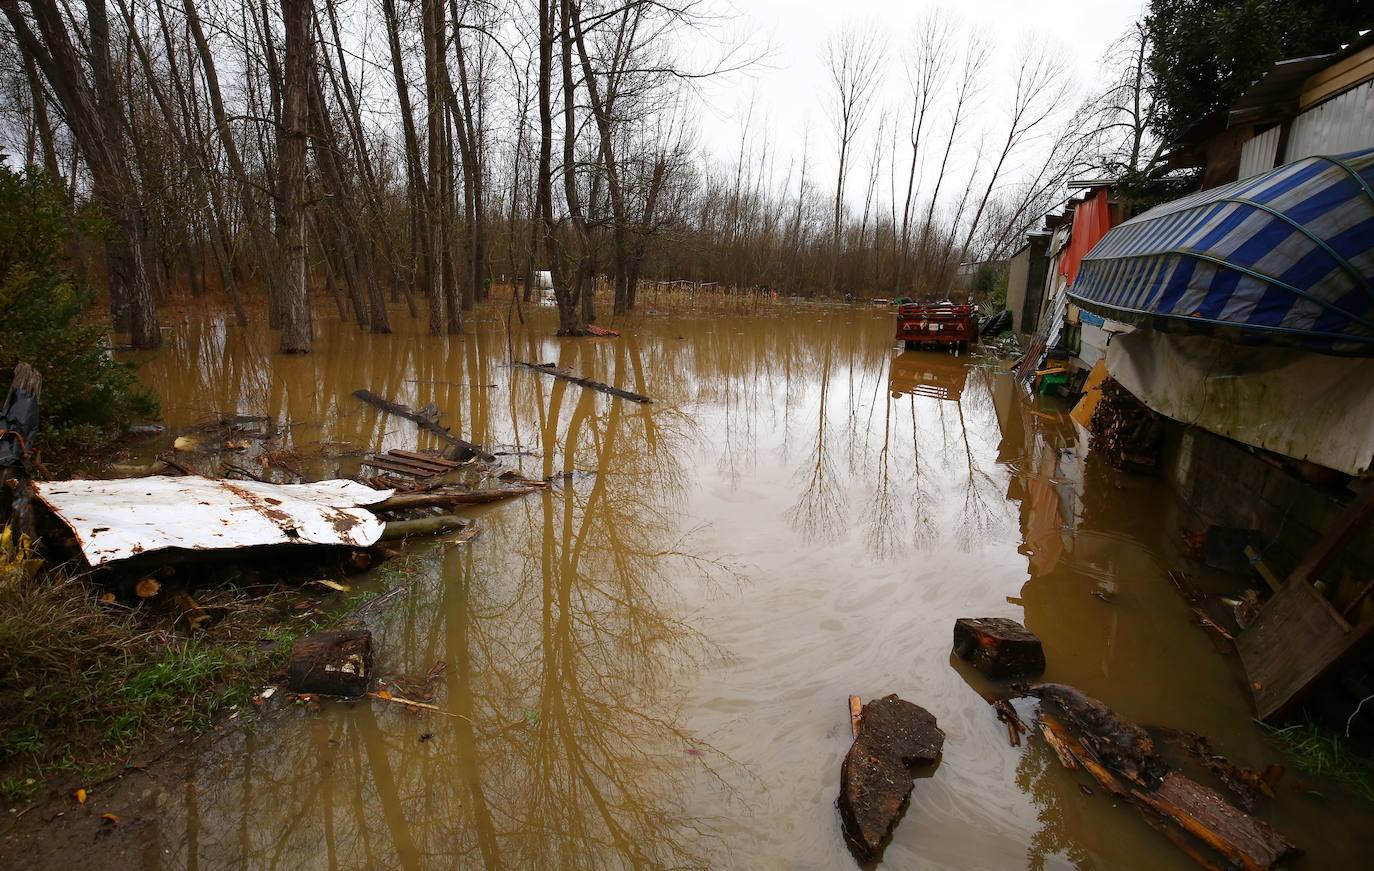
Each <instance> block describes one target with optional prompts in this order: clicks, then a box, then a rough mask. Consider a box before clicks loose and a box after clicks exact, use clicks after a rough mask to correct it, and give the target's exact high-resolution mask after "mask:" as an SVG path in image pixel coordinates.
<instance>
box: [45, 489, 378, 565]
mask: <svg viewBox="0 0 1374 871" xmlns="http://www.w3.org/2000/svg"><path fill="white" fill-rule="evenodd" d="M33 488H34V490H35V491H36V493H37V495H38V498H39V499H41V500H42V501H43V502H44V503H45V504H46V505H47V506H48V507H49V508H51V509H52V511H53V513H54V514H56V515H57V516H58V517H60V518H61V519H62V521H63V522H64V523H66V524H67V525H68V526H70V527H71V528H72V531H73V532H75V533H76V538H77V541H78V542H79V543H80V545H81V552H82V553H84V554H85V555H86V560H87V562H89V563H90V564H91V565H93V566H97V565H102V564H104V563H109V562H114V561H116V560H121V559H127V558H129V557H131V556H135V555H137V554H140V553H147V552H148V551H154V550H161V549H163V548H169V547H176V548H185V549H187V550H221V549H226V548H242V547H256V546H260V545H270V544H340V545H350V546H352V547H367V546H368V545H371V544H374V543H376V541H377V539H378V538H380V537H381V535H382V527H383V525H384V524H383V523H382V521H381V520H379V519H378V518H377V516H376V515H375V514H373V513H372V512H370V511H367V510H365V509H362V508H359V507H357V506H360V505H371V504H373V503H376V502H380V501H382V500H383V499H386V498H387V497H388V496H390V495H391V494H392V493H393V492H394V491H392V490H374V489H372V488H371V487H366V486H364V485H362V484H359V483H357V482H355V481H342V480H333V481H319V482H317V483H314V484H262V483H258V482H256V481H217V480H211V479H209V478H200V477H195V476H186V477H180V478H173V477H150V478H124V479H119V480H113V481H35V482H34V483H33Z"/></svg>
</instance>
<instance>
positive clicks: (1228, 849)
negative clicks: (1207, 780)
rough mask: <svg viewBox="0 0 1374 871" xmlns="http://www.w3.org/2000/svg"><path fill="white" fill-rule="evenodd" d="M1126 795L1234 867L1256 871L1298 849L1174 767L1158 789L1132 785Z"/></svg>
mask: <svg viewBox="0 0 1374 871" xmlns="http://www.w3.org/2000/svg"><path fill="white" fill-rule="evenodd" d="M1131 795H1132V797H1134V798H1135V799H1136V800H1137V801H1140V802H1143V803H1145V804H1146V805H1148V806H1149V807H1150V808H1151V809H1153V810H1154V811H1156V812H1157V813H1159V814H1161V815H1163V816H1164V817H1165V818H1166V819H1168V820H1169V821H1170V822H1172V823H1174V824H1175V825H1177V826H1178V827H1179V828H1181V829H1183V830H1184V831H1185V832H1187V833H1188V834H1189V835H1192V836H1193V837H1194V838H1197V839H1198V840H1199V841H1201V842H1202V843H1204V844H1206V845H1207V846H1208V847H1210V848H1211V849H1213V850H1215V851H1216V852H1217V853H1219V854H1221V855H1222V856H1224V857H1225V858H1226V859H1227V860H1228V861H1229V862H1230V863H1232V865H1233V866H1234V867H1239V868H1245V869H1246V871H1260V869H1268V868H1272V867H1273V866H1274V864H1275V863H1277V862H1279V861H1281V860H1283V859H1286V858H1288V857H1290V856H1295V855H1297V854H1298V853H1299V852H1301V851H1299V850H1298V848H1297V847H1295V846H1294V845H1293V844H1291V843H1289V842H1288V840H1287V839H1286V838H1284V837H1283V835H1280V834H1279V833H1278V832H1277V831H1275V830H1274V828H1273V827H1272V826H1270V825H1269V824H1268V823H1266V822H1265V821H1264V820H1261V819H1259V818H1257V817H1252V816H1250V815H1249V814H1246V813H1244V812H1243V811H1240V810H1238V809H1237V808H1235V807H1234V806H1232V805H1231V803H1230V802H1228V801H1227V800H1226V799H1224V798H1222V797H1221V795H1219V794H1218V793H1216V792H1215V791H1213V790H1211V789H1208V788H1207V787H1205V786H1203V785H1202V784H1200V783H1197V782H1196V781H1193V780H1190V779H1188V778H1187V777H1184V776H1183V775H1182V774H1179V773H1178V772H1176V771H1175V772H1171V773H1170V774H1168V775H1167V776H1165V778H1164V780H1163V781H1162V782H1161V783H1160V785H1159V788H1158V789H1156V790H1154V791H1152V792H1146V791H1143V790H1138V789H1133V790H1131Z"/></svg>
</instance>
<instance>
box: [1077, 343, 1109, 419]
mask: <svg viewBox="0 0 1374 871" xmlns="http://www.w3.org/2000/svg"><path fill="white" fill-rule="evenodd" d="M1107 377H1108V372H1107V361H1106V359H1105V358H1104V359H1102V360H1098V361H1097V365H1096V366H1094V367H1093V368H1092V371H1091V372H1089V373H1088V380H1087V381H1084V382H1083V398H1082V399H1080V400H1078V404H1077V405H1075V406H1074V407H1073V411H1071V412H1069V417H1071V418H1073V419H1074V421H1076V422H1077V423H1078V424H1079V425H1080V426H1082V427H1083V428H1084V429H1087V428H1088V426H1089V425H1090V424H1091V423H1092V419H1093V412H1094V411H1095V410H1097V403H1099V402H1101V401H1102V382H1104V381H1106V380H1107Z"/></svg>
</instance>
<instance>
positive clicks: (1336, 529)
mask: <svg viewBox="0 0 1374 871" xmlns="http://www.w3.org/2000/svg"><path fill="white" fill-rule="evenodd" d="M1371 515H1374V486H1369V487H1366V489H1365V491H1364V492H1363V493H1361V494H1360V496H1359V497H1358V498H1357V499H1356V500H1355V502H1354V503H1353V504H1351V506H1350V507H1349V508H1348V509H1347V511H1346V513H1345V514H1344V515H1343V516H1342V517H1341V518H1340V519H1339V520H1337V522H1336V523H1335V524H1333V525H1332V527H1331V528H1330V529H1329V530H1327V532H1326V534H1325V535H1323V536H1322V539H1321V541H1319V542H1317V544H1315V545H1314V546H1313V547H1312V550H1310V551H1309V552H1308V554H1307V556H1305V557H1304V558H1303V560H1302V562H1301V563H1299V564H1298V567H1297V568H1295V569H1294V570H1293V572H1292V574H1290V575H1289V576H1288V580H1286V581H1285V582H1284V585H1283V588H1282V589H1281V590H1279V591H1278V592H1277V593H1275V594H1274V595H1273V596H1272V597H1270V599H1269V601H1268V602H1265V603H1264V607H1262V608H1261V609H1260V612H1259V616H1258V617H1256V618H1255V621H1254V622H1253V623H1252V624H1250V626H1249V627H1248V628H1246V630H1245V631H1244V632H1242V633H1240V635H1239V636H1237V638H1236V650H1237V652H1239V653H1240V658H1241V662H1242V663H1243V664H1244V665H1245V674H1246V676H1247V679H1248V680H1249V682H1250V692H1251V695H1252V696H1253V698H1254V701H1255V712H1256V713H1257V714H1258V715H1259V718H1260V719H1261V720H1268V719H1271V718H1273V717H1275V716H1278V715H1279V714H1282V713H1283V712H1284V710H1286V709H1287V708H1288V706H1289V705H1290V704H1291V703H1292V702H1293V700H1294V699H1296V698H1297V697H1298V696H1299V695H1300V694H1301V693H1302V692H1303V691H1304V690H1306V689H1307V687H1308V686H1309V685H1311V684H1312V682H1313V681H1316V680H1317V679H1318V678H1320V677H1321V676H1322V675H1324V674H1325V673H1326V672H1327V671H1329V670H1330V669H1331V668H1333V667H1334V666H1335V665H1336V664H1337V663H1339V662H1340V661H1341V660H1342V659H1344V658H1345V657H1346V656H1348V655H1349V654H1350V653H1351V652H1352V651H1353V650H1354V649H1355V648H1356V647H1358V646H1359V645H1360V643H1361V642H1363V641H1364V640H1365V639H1366V638H1367V637H1368V636H1369V634H1370V632H1371V630H1374V621H1366V622H1365V623H1363V624H1361V625H1359V626H1356V627H1352V626H1351V625H1350V623H1349V622H1347V621H1346V619H1345V616H1344V615H1342V614H1341V612H1339V611H1337V610H1336V608H1335V606H1333V605H1332V604H1331V603H1330V602H1328V601H1327V600H1326V597H1325V596H1323V595H1322V594H1321V593H1319V592H1318V591H1317V590H1316V589H1315V588H1314V587H1313V586H1312V583H1311V582H1312V579H1313V577H1314V576H1315V575H1316V574H1317V573H1318V572H1320V571H1321V569H1322V567H1323V566H1324V565H1326V562H1327V561H1328V560H1329V559H1330V558H1331V556H1332V555H1333V554H1334V553H1335V552H1336V551H1337V550H1338V549H1339V548H1340V547H1341V546H1342V545H1343V544H1345V543H1346V542H1347V541H1349V540H1350V538H1351V536H1353V535H1354V534H1355V532H1356V531H1357V530H1358V529H1359V528H1360V526H1361V525H1363V524H1364V522H1365V521H1367V520H1368V519H1369V517H1370V516H1371Z"/></svg>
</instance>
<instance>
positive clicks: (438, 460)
mask: <svg viewBox="0 0 1374 871" xmlns="http://www.w3.org/2000/svg"><path fill="white" fill-rule="evenodd" d="M387 453H388V454H390V455H391V456H393V457H404V458H405V459H407V460H415V461H416V462H421V463H428V464H429V465H432V466H438V467H439V468H441V469H456V468H458V466H459V465H460V464H458V463H455V462H454V461H453V460H446V459H444V458H443V457H436V456H431V455H430V454H422V453H419V452H418V451H403V450H401V449H400V448H392V449H391V450H389V451H387Z"/></svg>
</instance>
